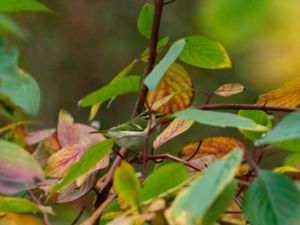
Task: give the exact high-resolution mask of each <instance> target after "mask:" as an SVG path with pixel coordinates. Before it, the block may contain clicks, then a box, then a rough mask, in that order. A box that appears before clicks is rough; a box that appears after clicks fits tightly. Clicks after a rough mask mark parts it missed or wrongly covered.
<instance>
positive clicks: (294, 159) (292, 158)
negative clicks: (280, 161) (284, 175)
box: [284, 152, 300, 167]
mask: <svg viewBox="0 0 300 225" xmlns="http://www.w3.org/2000/svg"><path fill="white" fill-rule="evenodd" d="M284 165H286V166H293V167H298V165H300V152H296V153H292V154H290V155H288V156H287V157H286V158H285V159H284Z"/></svg>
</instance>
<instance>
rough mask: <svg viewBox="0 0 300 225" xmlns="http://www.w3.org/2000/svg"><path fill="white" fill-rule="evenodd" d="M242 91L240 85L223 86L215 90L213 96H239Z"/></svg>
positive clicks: (242, 88)
mask: <svg viewBox="0 0 300 225" xmlns="http://www.w3.org/2000/svg"><path fill="white" fill-rule="evenodd" d="M243 91H244V86H243V85H241V84H237V83H236V84H224V85H222V86H220V87H219V88H218V89H217V90H215V92H214V94H216V95H219V96H223V97H229V96H232V95H236V94H239V93H241V92H243Z"/></svg>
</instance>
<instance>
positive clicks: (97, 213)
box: [81, 194, 116, 225]
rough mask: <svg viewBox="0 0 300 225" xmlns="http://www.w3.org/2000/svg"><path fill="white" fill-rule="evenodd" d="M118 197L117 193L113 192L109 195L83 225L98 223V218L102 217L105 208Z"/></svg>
mask: <svg viewBox="0 0 300 225" xmlns="http://www.w3.org/2000/svg"><path fill="white" fill-rule="evenodd" d="M115 198H116V194H112V195H111V196H109V197H108V198H107V199H106V200H105V201H104V202H103V203H102V204H101V206H100V207H98V208H97V209H96V210H95V211H94V213H93V215H92V216H91V217H90V218H89V219H88V220H86V221H85V222H84V223H82V224H81V225H94V224H96V222H97V220H98V218H99V217H100V215H101V214H102V212H103V210H104V209H105V208H106V207H107V206H108V205H109V204H110V203H111V202H112V201H113V200H114V199H115Z"/></svg>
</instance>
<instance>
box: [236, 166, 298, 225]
mask: <svg viewBox="0 0 300 225" xmlns="http://www.w3.org/2000/svg"><path fill="white" fill-rule="evenodd" d="M242 206H243V211H244V213H245V216H246V219H247V220H248V221H249V222H250V223H251V224H253V225H282V224H284V225H298V224H299V222H300V210H299V209H300V199H299V194H298V192H297V188H296V187H295V185H294V184H293V182H292V181H290V180H289V179H288V178H287V177H286V176H284V175H280V174H276V173H272V172H270V171H266V170H261V171H260V173H259V175H258V176H257V177H256V178H255V180H254V182H253V183H252V184H251V186H250V187H249V189H248V190H247V192H246V193H245V195H244V198H243V201H242Z"/></svg>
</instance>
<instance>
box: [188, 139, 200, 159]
mask: <svg viewBox="0 0 300 225" xmlns="http://www.w3.org/2000/svg"><path fill="white" fill-rule="evenodd" d="M201 145H202V141H199V143H198V145H197V148H196V149H195V151H194V152H193V154H192V155H191V156H190V157H189V158H188V159H186V161H190V160H192V159H193V158H194V157H195V155H197V154H198V152H199V150H200V148H201Z"/></svg>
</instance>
